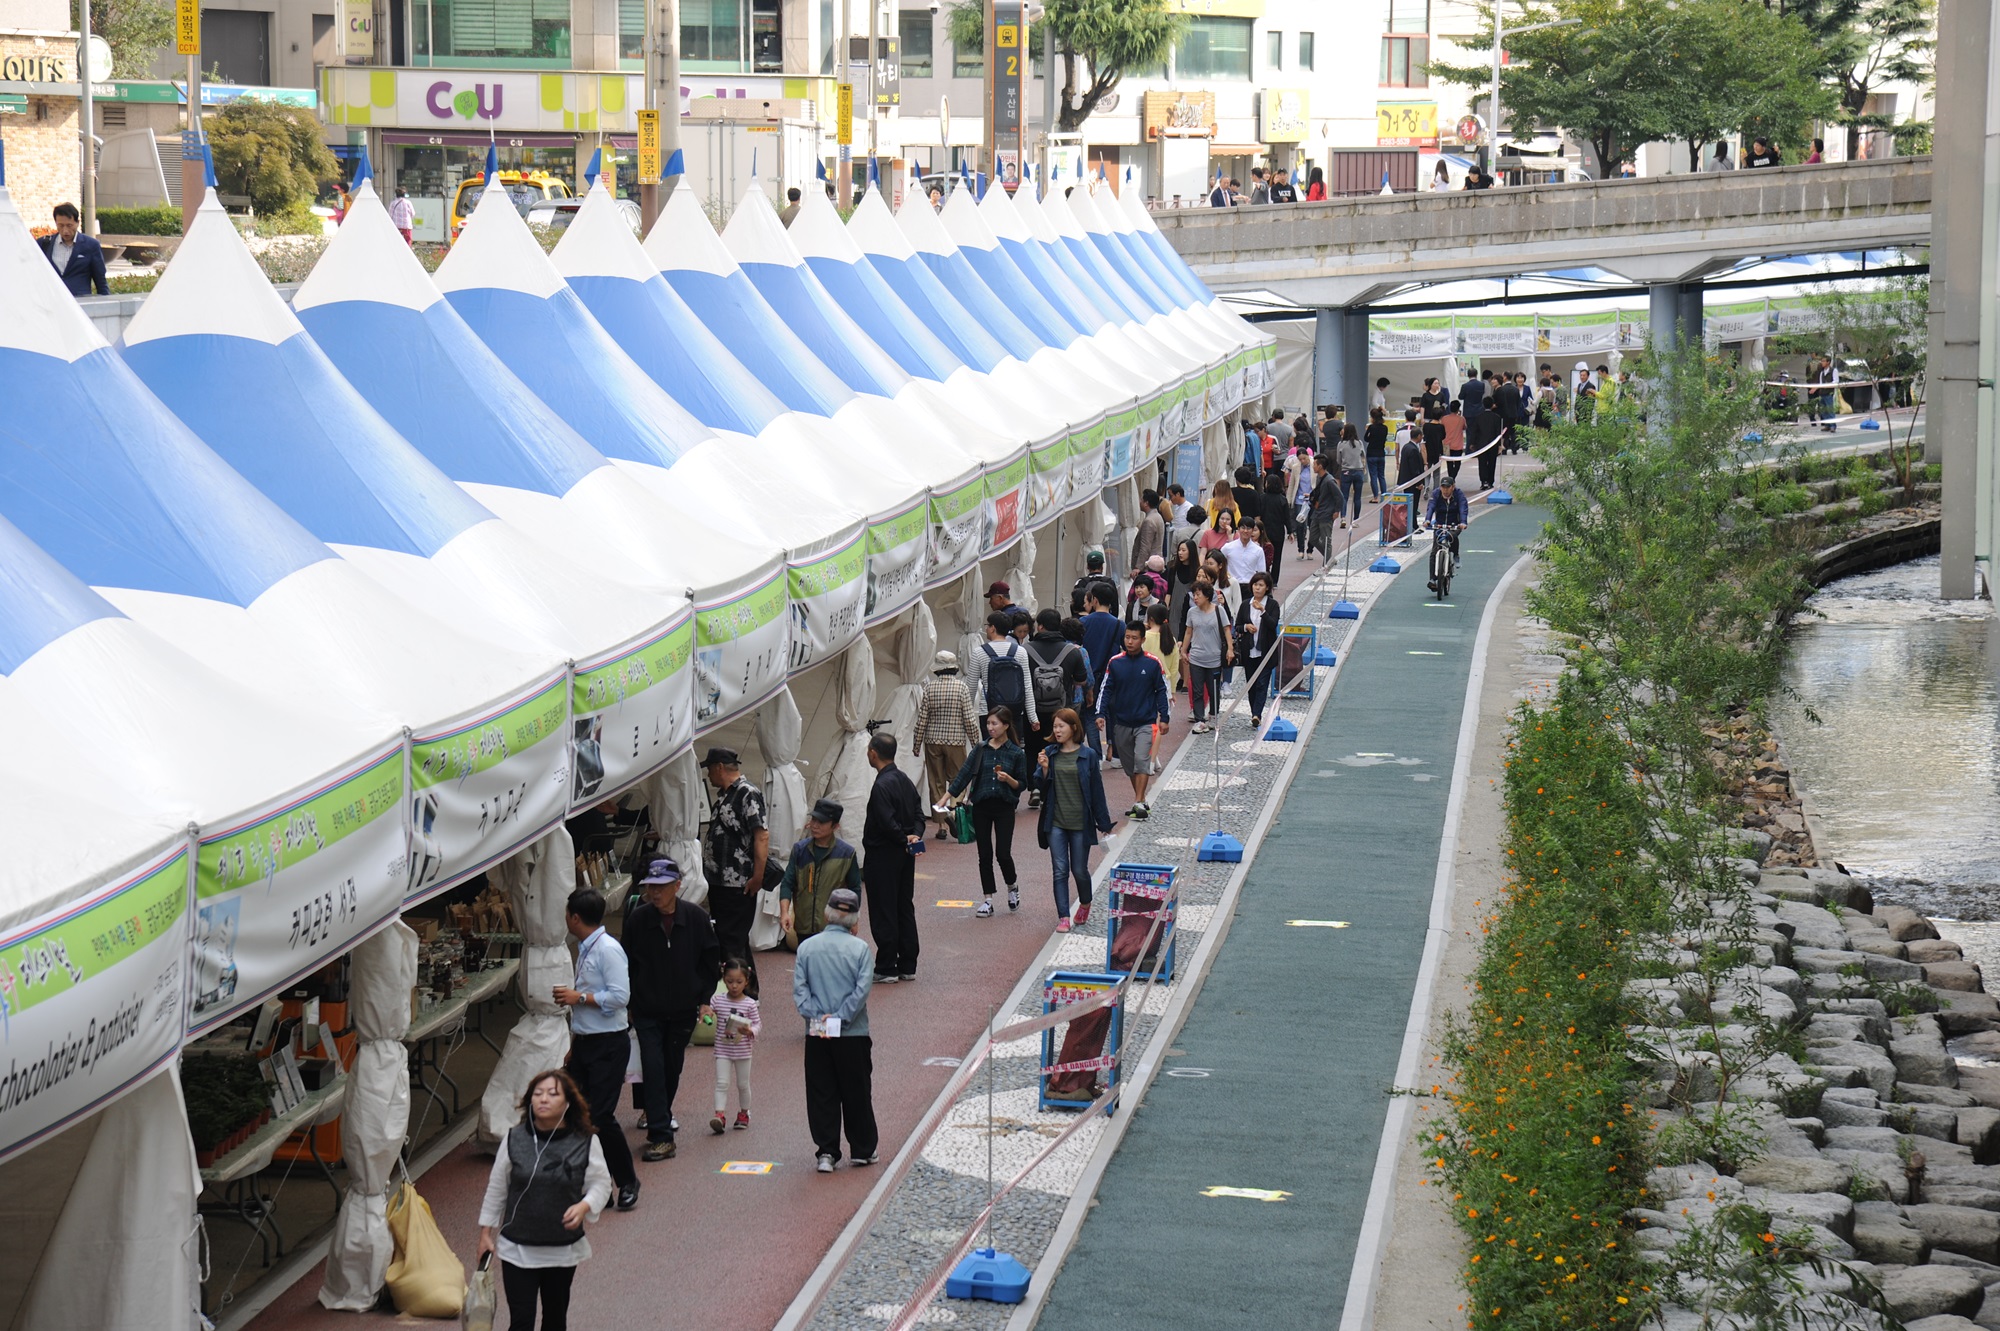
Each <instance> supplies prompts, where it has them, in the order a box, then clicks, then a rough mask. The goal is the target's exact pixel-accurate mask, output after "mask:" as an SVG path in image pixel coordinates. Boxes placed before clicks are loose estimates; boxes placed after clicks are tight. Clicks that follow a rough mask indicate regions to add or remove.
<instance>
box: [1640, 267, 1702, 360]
mask: <svg viewBox="0 0 2000 1331" xmlns="http://www.w3.org/2000/svg"><path fill="white" fill-rule="evenodd" d="M1646 305H1647V317H1648V319H1649V321H1650V322H1649V324H1648V328H1649V333H1648V336H1647V341H1649V342H1651V343H1652V346H1653V350H1654V351H1655V352H1657V353H1659V354H1661V355H1666V354H1670V353H1672V352H1674V351H1676V350H1678V349H1680V348H1681V347H1682V346H1685V345H1686V344H1687V343H1689V342H1694V343H1697V344H1699V343H1700V341H1701V319H1702V314H1701V283H1699V282H1655V283H1653V284H1652V285H1651V286H1650V287H1648V288H1647V289H1646Z"/></svg>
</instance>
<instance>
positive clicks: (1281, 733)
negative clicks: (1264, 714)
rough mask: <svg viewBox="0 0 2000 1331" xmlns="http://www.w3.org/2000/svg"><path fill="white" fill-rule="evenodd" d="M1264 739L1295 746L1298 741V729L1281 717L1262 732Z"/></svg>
mask: <svg viewBox="0 0 2000 1331" xmlns="http://www.w3.org/2000/svg"><path fill="white" fill-rule="evenodd" d="M1264 738H1265V739H1274V740H1277V741H1278V742H1279V743H1281V744H1296V743H1298V739H1299V728H1298V727H1297V726H1295V725H1293V724H1292V723H1291V722H1290V721H1287V720H1286V719H1285V718H1284V717H1282V716H1281V717H1279V718H1278V719H1277V720H1275V721H1273V722H1272V723H1271V726H1270V728H1269V729H1268V730H1266V731H1265V732H1264Z"/></svg>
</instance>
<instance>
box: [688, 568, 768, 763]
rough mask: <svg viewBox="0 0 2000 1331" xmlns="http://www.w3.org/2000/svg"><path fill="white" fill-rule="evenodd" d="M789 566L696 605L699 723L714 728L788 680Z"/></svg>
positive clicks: (696, 709) (696, 706)
mask: <svg viewBox="0 0 2000 1331" xmlns="http://www.w3.org/2000/svg"><path fill="white" fill-rule="evenodd" d="M785 584H786V571H785V570H782V569H781V570H779V571H778V572H776V573H773V574H772V575H771V576H770V577H769V578H767V579H765V580H764V581H763V582H760V583H758V584H756V585H755V586H753V587H751V588H749V589H748V590H747V591H741V592H736V593H734V594H732V595H729V596H727V597H724V598H722V599H721V600H717V601H710V602H706V603H702V602H697V603H696V604H695V608H694V728H695V733H696V734H701V733H703V732H705V731H708V730H711V729H713V728H715V727H716V726H719V725H721V724H722V723H723V722H725V721H728V720H729V719H730V718H731V717H734V716H736V715H738V714H739V713H741V712H744V711H747V710H748V709H750V708H752V707H755V706H756V705H757V704H758V703H760V702H762V701H763V700H764V699H765V697H767V696H768V695H770V694H771V693H774V692H776V691H777V689H778V687H779V685H781V684H783V683H784V682H785V661H786V647H787V644H788V641H789V639H790V636H791V621H790V619H789V618H788V617H787V616H786V613H785V606H786V594H785Z"/></svg>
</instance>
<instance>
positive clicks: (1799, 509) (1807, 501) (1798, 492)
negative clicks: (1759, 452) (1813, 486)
mask: <svg viewBox="0 0 2000 1331" xmlns="http://www.w3.org/2000/svg"><path fill="white" fill-rule="evenodd" d="M1812 506H1813V492H1812V491H1811V490H1808V489H1806V487H1805V486H1803V485H1800V484H1799V483H1798V482H1797V481H1788V482H1786V483H1785V484H1783V485H1779V486H1774V487H1773V488H1771V489H1769V490H1766V491H1765V492H1764V493H1763V494H1762V495H1760V496H1759V497H1758V499H1757V511H1758V512H1759V513H1762V514H1763V515H1764V516H1765V517H1767V518H1775V517H1782V516H1783V515H1784V514H1787V513H1803V512H1805V511H1806V510H1807V509H1809V508H1811V507H1812Z"/></svg>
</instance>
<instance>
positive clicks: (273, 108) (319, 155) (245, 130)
mask: <svg viewBox="0 0 2000 1331" xmlns="http://www.w3.org/2000/svg"><path fill="white" fill-rule="evenodd" d="M205 126H206V129H207V131H208V141H209V145H210V147H211V148H212V149H213V151H214V153H215V179H216V184H217V186H218V188H219V189H220V190H221V192H222V193H225V194H246V195H248V196H249V197H250V204H251V206H252V207H253V208H255V209H256V210H257V211H258V212H260V213H275V212H282V211H284V210H285V209H286V208H290V207H295V206H298V205H301V204H310V203H311V202H312V200H313V197H314V195H315V194H317V193H318V191H319V186H320V184H321V182H337V181H338V180H339V179H340V167H339V164H338V163H336V162H335V161H334V160H333V154H332V153H330V152H328V151H327V147H326V144H324V143H322V142H321V141H320V125H319V121H318V120H317V119H316V118H315V117H314V115H313V113H312V112H311V111H309V110H307V109H305V108H304V107H298V106H280V105H279V104H277V103H276V102H263V101H253V100H251V99H250V98H247V97H244V98H239V99H237V100H236V101H233V102H231V103H230V104H229V105H227V106H225V107H223V108H222V109H221V110H220V111H217V112H215V113H213V114H212V115H210V116H208V117H207V119H206V121H205Z"/></svg>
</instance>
